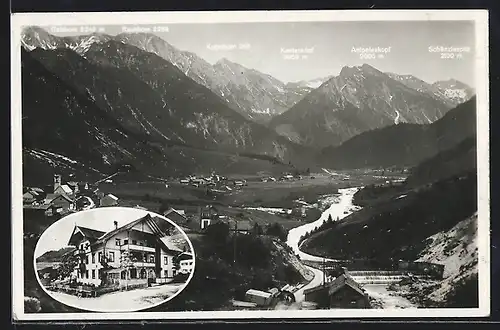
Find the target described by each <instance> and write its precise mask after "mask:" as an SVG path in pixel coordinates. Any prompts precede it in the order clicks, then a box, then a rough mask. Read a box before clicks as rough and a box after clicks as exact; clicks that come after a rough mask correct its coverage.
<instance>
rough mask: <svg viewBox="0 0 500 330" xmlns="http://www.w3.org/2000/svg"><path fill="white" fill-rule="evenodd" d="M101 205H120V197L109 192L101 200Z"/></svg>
mask: <svg viewBox="0 0 500 330" xmlns="http://www.w3.org/2000/svg"><path fill="white" fill-rule="evenodd" d="M99 205H100V206H115V205H118V197H116V196H115V195H112V194H107V195H106V196H104V197H102V198H101V199H100V201H99Z"/></svg>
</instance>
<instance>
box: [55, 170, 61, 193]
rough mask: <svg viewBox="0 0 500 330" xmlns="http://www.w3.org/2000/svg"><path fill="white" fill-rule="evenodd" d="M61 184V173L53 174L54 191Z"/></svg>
mask: <svg viewBox="0 0 500 330" xmlns="http://www.w3.org/2000/svg"><path fill="white" fill-rule="evenodd" d="M60 186H61V174H54V192H55V191H56V189H57V188H58V187H60Z"/></svg>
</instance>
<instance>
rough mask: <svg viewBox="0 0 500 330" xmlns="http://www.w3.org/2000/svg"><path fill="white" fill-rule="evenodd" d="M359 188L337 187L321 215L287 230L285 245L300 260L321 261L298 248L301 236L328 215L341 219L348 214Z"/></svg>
mask: <svg viewBox="0 0 500 330" xmlns="http://www.w3.org/2000/svg"><path fill="white" fill-rule="evenodd" d="M359 189H361V188H360V187H353V188H345V189H339V190H338V191H339V194H338V195H334V196H331V197H329V198H331V205H330V207H328V208H327V209H326V210H325V211H324V212H323V213H322V214H321V217H320V218H319V219H318V220H316V221H313V222H310V223H307V224H305V225H302V226H299V227H296V228H293V229H291V230H290V231H289V232H288V237H287V245H288V246H290V247H291V248H292V249H293V251H294V252H295V253H296V254H297V255H298V256H299V257H300V259H301V260H309V261H323V260H325V259H324V258H322V257H318V256H314V255H311V254H307V253H305V252H302V251H301V250H300V244H301V238H302V237H303V236H304V235H305V234H306V233H308V232H311V231H312V230H314V229H316V228H318V227H320V226H321V225H323V224H324V223H325V222H326V221H328V218H329V216H331V217H332V219H338V220H340V219H343V218H345V217H347V216H348V215H350V214H351V213H352V212H353V211H354V209H355V207H354V205H353V198H354V194H355V193H356V192H357V191H358V190H359ZM326 260H330V259H326Z"/></svg>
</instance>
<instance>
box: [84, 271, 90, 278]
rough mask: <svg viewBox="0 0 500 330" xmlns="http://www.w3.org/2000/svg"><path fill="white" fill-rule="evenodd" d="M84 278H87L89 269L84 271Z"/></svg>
mask: <svg viewBox="0 0 500 330" xmlns="http://www.w3.org/2000/svg"><path fill="white" fill-rule="evenodd" d="M85 278H89V271H88V270H86V271H85Z"/></svg>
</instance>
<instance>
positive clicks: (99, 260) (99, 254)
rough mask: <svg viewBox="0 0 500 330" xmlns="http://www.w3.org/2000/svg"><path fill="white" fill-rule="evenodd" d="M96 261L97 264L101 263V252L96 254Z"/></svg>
mask: <svg viewBox="0 0 500 330" xmlns="http://www.w3.org/2000/svg"><path fill="white" fill-rule="evenodd" d="M97 259H98V260H97V261H98V262H101V261H102V252H99V253H98V254H97Z"/></svg>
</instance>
